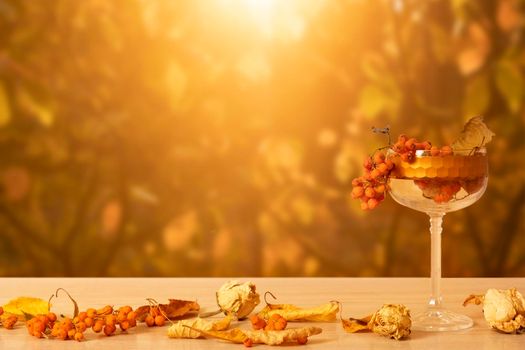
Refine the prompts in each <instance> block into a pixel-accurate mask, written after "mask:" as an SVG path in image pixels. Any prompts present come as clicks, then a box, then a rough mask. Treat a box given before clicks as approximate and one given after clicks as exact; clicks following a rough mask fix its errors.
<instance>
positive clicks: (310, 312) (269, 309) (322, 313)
mask: <svg viewBox="0 0 525 350" xmlns="http://www.w3.org/2000/svg"><path fill="white" fill-rule="evenodd" d="M338 312H339V303H338V302H336V301H331V302H329V303H326V304H322V305H319V306H316V307H312V308H300V307H297V306H295V305H291V304H267V305H266V306H265V307H264V308H263V309H262V310H261V311H260V312H259V314H258V315H259V317H261V318H265V319H268V318H270V317H271V316H272V315H274V314H279V315H281V316H282V317H283V318H285V319H286V321H313V322H330V321H334V320H335V319H336V316H337V313H338Z"/></svg>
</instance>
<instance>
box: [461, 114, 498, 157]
mask: <svg viewBox="0 0 525 350" xmlns="http://www.w3.org/2000/svg"><path fill="white" fill-rule="evenodd" d="M493 136H494V133H493V132H492V131H491V130H490V129H489V128H488V127H487V125H486V124H485V123H484V122H483V117H474V118H471V119H470V120H469V121H468V122H467V123H466V124H465V126H464V127H463V131H462V132H461V134H460V135H459V137H458V138H457V139H456V141H454V142H453V143H452V145H451V146H452V149H453V150H454V151H458V150H460V151H461V150H472V149H475V148H481V147H483V146H485V145H486V144H487V143H489V142H490V141H491V140H492V137H493Z"/></svg>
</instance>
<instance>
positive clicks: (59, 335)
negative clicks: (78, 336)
mask: <svg viewBox="0 0 525 350" xmlns="http://www.w3.org/2000/svg"><path fill="white" fill-rule="evenodd" d="M57 338H58V339H62V340H66V339H67V331H66V330H65V329H64V328H61V329H59V330H58V331H57Z"/></svg>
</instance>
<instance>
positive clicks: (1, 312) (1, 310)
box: [0, 306, 4, 316]
mask: <svg viewBox="0 0 525 350" xmlns="http://www.w3.org/2000/svg"><path fill="white" fill-rule="evenodd" d="M3 314H4V308H3V307H1V306H0V316H2V315H3Z"/></svg>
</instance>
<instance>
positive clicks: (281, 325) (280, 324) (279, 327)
mask: <svg viewBox="0 0 525 350" xmlns="http://www.w3.org/2000/svg"><path fill="white" fill-rule="evenodd" d="M287 324H288V322H287V321H286V319H285V318H283V317H281V318H280V319H279V320H278V321H277V322H275V326H274V327H275V330H276V331H282V330H283V329H285V328H286V325H287Z"/></svg>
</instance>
